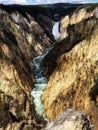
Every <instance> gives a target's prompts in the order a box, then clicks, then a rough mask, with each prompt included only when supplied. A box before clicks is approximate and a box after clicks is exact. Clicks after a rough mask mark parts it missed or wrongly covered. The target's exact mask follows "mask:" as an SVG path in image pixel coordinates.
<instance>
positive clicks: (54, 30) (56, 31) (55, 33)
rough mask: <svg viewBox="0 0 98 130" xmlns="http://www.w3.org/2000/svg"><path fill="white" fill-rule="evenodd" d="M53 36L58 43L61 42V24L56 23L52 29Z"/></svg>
mask: <svg viewBox="0 0 98 130" xmlns="http://www.w3.org/2000/svg"><path fill="white" fill-rule="evenodd" d="M52 34H53V36H54V38H55V40H56V41H60V35H61V34H60V32H59V22H55V23H54V25H53V28H52Z"/></svg>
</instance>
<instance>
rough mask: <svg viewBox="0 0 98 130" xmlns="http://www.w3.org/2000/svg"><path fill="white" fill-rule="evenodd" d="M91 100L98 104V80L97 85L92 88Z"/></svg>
mask: <svg viewBox="0 0 98 130" xmlns="http://www.w3.org/2000/svg"><path fill="white" fill-rule="evenodd" d="M89 95H90V97H91V100H93V101H95V102H96V97H97V96H98V80H97V81H96V84H95V85H94V86H93V87H92V88H91V90H90V93H89Z"/></svg>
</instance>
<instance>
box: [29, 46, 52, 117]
mask: <svg viewBox="0 0 98 130" xmlns="http://www.w3.org/2000/svg"><path fill="white" fill-rule="evenodd" d="M51 49H52V48H48V49H46V51H45V53H44V54H42V55H39V56H37V57H35V58H34V59H33V63H34V70H33V75H34V77H35V80H36V82H35V84H34V88H33V90H32V92H31V95H32V96H33V97H34V104H35V110H36V112H37V114H39V115H41V116H43V117H44V119H46V115H45V111H44V106H43V104H42V99H41V98H42V93H43V90H44V89H45V88H46V86H47V79H46V77H45V76H43V74H42V68H41V65H40V63H41V61H42V60H43V58H44V57H45V55H47V53H48V52H49V51H50V50H51Z"/></svg>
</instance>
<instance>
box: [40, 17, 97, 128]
mask: <svg viewBox="0 0 98 130" xmlns="http://www.w3.org/2000/svg"><path fill="white" fill-rule="evenodd" d="M67 31H68V36H67V37H66V38H65V39H64V40H63V41H61V42H60V43H59V44H57V45H55V47H54V48H53V49H52V50H51V51H50V52H49V53H48V55H47V56H46V57H45V58H44V60H43V64H42V65H43V68H44V74H45V75H46V76H47V77H48V79H49V82H48V85H47V88H46V90H45V91H44V93H43V97H42V100H43V103H44V108H45V111H46V115H47V117H48V118H49V119H50V120H55V119H56V118H57V117H58V116H59V115H60V114H61V113H62V112H64V111H65V110H66V109H67V108H73V109H75V110H80V111H83V112H86V113H87V115H88V118H89V119H90V121H91V122H92V123H93V124H94V126H95V129H96V130H97V129H98V123H97V122H98V114H97V113H98V91H97V90H98V84H97V80H98V51H97V50H98V19H97V18H95V17H94V16H93V17H91V18H88V19H83V20H82V21H80V22H79V23H76V24H74V25H70V26H68V28H67ZM94 89H95V90H96V92H95V90H94ZM92 99H93V100H92Z"/></svg>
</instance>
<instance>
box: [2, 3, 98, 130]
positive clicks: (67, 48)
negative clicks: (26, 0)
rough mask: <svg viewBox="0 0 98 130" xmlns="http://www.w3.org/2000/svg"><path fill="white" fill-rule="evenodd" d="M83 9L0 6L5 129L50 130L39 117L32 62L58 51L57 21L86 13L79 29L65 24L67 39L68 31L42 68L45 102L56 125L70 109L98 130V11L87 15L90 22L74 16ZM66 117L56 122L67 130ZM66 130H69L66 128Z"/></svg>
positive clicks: (48, 112)
mask: <svg viewBox="0 0 98 130" xmlns="http://www.w3.org/2000/svg"><path fill="white" fill-rule="evenodd" d="M78 6H80V5H70V4H65V5H64V6H63V10H64V11H65V12H62V11H61V6H60V7H59V5H56V7H55V8H54V5H53V6H49V7H48V6H45V7H43V6H41V7H40V6H20V5H13V6H7V5H6V6H4V5H0V17H1V19H0V129H3V130H30V129H32V130H41V129H42V128H44V127H45V125H46V122H45V121H44V119H43V118H42V117H40V116H39V115H37V114H36V111H35V105H34V101H33V97H32V96H31V90H32V88H33V87H34V82H35V79H34V76H33V74H32V70H33V67H34V66H33V62H32V60H33V58H34V57H35V56H37V55H40V54H42V53H43V52H44V51H45V49H46V48H48V47H50V46H53V44H54V39H53V35H52V33H51V31H52V27H53V23H54V21H53V20H57V19H58V20H60V19H61V18H62V17H63V16H65V18H64V19H66V15H68V14H69V15H71V16H75V17H76V15H77V14H78V16H79V15H81V12H82V13H83V17H82V18H79V19H80V20H78V17H77V22H76V23H74V22H73V21H74V20H73V18H71V19H70V23H74V24H68V25H66V24H65V22H64V19H62V21H61V23H60V30H61V32H62V35H63V32H64V31H62V30H63V29H64V30H66V29H67V37H66V38H65V39H63V40H62V41H61V42H60V43H59V44H56V45H54V47H53V49H52V50H51V51H50V52H49V54H47V55H46V56H45V58H44V60H43V61H42V63H41V64H42V66H43V72H44V75H46V77H47V78H48V80H49V82H48V86H47V89H46V90H45V91H44V93H43V97H42V99H43V103H44V107H45V111H46V115H47V117H48V118H49V119H50V120H55V118H57V117H58V116H59V115H60V114H61V113H62V112H64V111H65V109H67V108H74V109H76V110H80V111H83V112H87V116H88V118H89V120H90V121H91V122H92V123H93V124H94V126H95V128H96V130H97V128H98V124H97V121H98V114H97V113H98V108H97V107H98V96H97V95H98V93H97V92H98V91H97V90H98V89H97V85H98V82H97V78H98V52H97V50H98V43H97V41H98V19H97V18H98V17H97V16H98V9H96V11H95V13H93V15H92V13H88V17H86V18H85V15H84V14H85V11H84V10H80V13H79V12H78V13H76V12H77V11H75V13H72V12H73V10H75V9H76V8H77V7H78ZM94 10H95V6H94ZM78 11H79V9H78ZM92 12H93V11H92ZM72 14H73V15H72ZM81 16H82V15H81ZM74 19H75V18H74ZM65 21H66V20H65ZM63 25H64V26H63ZM66 26H67V27H66ZM63 27H64V28H63ZM72 113H73V115H74V114H76V113H77V114H78V117H79V121H83V122H82V126H83V127H84V124H85V122H84V118H83V120H82V116H81V114H80V113H79V112H76V111H72ZM65 115H66V113H65V114H64V116H62V115H61V117H60V118H59V119H58V120H56V122H57V123H59V120H60V122H61V123H63V124H64V123H65V124H66V120H65V118H66V116H65ZM73 115H72V117H73ZM79 115H80V116H79ZM68 116H69V119H70V122H69V123H71V124H72V126H73V125H74V124H73V123H72V117H71V115H70V112H69V114H68ZM62 117H64V118H63V121H64V122H63V121H62ZM83 117H84V116H83ZM75 118H76V117H75ZM86 119H87V118H86ZM86 121H87V120H86ZM77 123H79V122H76V126H75V127H77ZM86 123H87V126H86V127H84V128H85V129H86V130H88V128H90V125H89V121H88V122H86ZM54 124H55V122H54ZM72 126H71V127H68V128H69V129H71V128H72ZM80 126H81V123H80V124H79V127H80ZM60 127H62V126H60ZM60 127H59V126H57V127H56V128H58V129H59V128H60ZM65 128H66V129H68V128H67V126H66V127H65ZM51 129H54V127H53V128H51ZM62 129H63V127H62ZM79 130H80V129H79Z"/></svg>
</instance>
